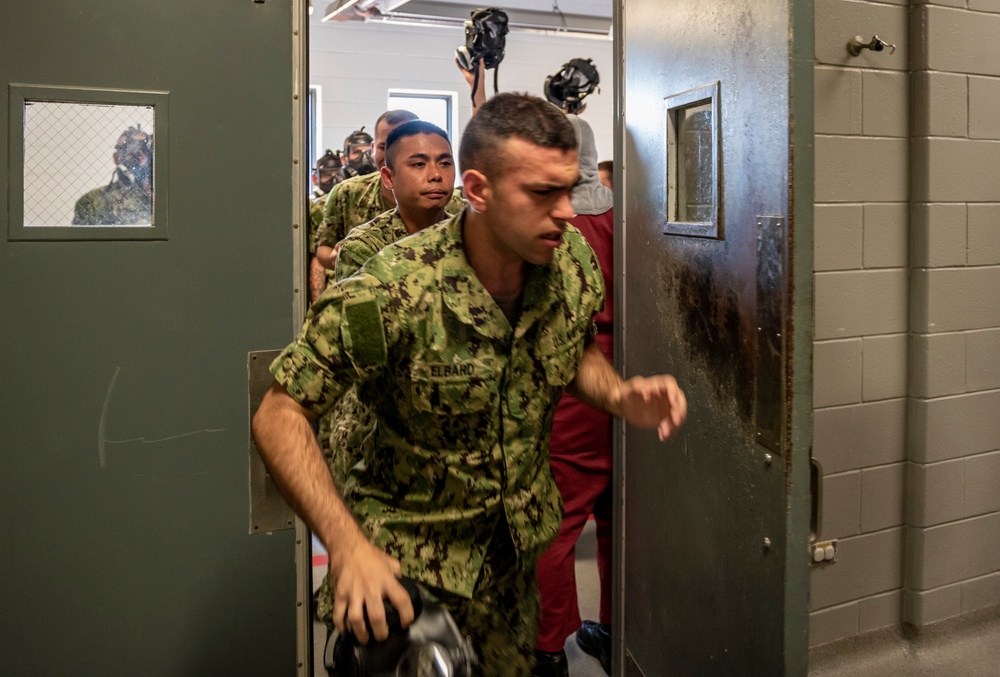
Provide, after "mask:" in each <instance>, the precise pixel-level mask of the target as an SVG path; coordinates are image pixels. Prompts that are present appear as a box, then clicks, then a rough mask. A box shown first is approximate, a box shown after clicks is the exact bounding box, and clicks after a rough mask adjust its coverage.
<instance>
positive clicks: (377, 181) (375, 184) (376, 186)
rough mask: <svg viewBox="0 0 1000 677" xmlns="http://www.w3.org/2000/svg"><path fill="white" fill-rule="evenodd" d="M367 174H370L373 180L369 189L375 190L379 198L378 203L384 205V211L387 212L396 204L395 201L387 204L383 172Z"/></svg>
mask: <svg viewBox="0 0 1000 677" xmlns="http://www.w3.org/2000/svg"><path fill="white" fill-rule="evenodd" d="M365 176H370V177H371V178H370V179H369V181H371V184H370V188H369V190H374V191H375V197H376V198H377V199H378V203H379V204H380V205H382V211H383V212H387V211H389V210H390V209H392V208H394V207H395V206H396V203H395V201H393V202H389V203H388V204H386V199H385V198H384V197H383V196H382V172H381V171H377V172H372V173H371V174H365Z"/></svg>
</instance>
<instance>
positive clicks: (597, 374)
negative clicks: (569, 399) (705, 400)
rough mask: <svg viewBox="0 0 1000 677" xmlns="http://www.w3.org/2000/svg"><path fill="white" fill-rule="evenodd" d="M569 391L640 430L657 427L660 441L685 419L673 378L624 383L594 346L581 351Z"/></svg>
mask: <svg viewBox="0 0 1000 677" xmlns="http://www.w3.org/2000/svg"><path fill="white" fill-rule="evenodd" d="M569 391H570V393H572V394H573V396H575V397H576V398H577V399H579V400H581V401H582V402H585V403H586V404H589V405H590V406H592V407H594V408H595V409H600V410H602V411H606V412H608V413H609V414H612V415H613V416H619V417H621V418H624V419H625V420H626V421H628V422H629V423H631V424H633V425H636V426H639V427H641V428H656V429H657V430H658V431H659V435H660V439H661V440H665V439H667V437H669V436H670V435H671V433H673V432H674V431H675V430H677V429H678V428H680V427H681V425H682V424H683V423H684V419H685V418H687V399H686V398H685V397H684V391H683V390H681V389H680V387H679V386H678V385H677V381H676V380H675V379H674V377H673V376H670V375H669V374H659V375H656V376H648V377H646V376H633V377H632V378H630V379H628V380H623V379H622V377H621V376H619V375H618V372H616V371H615V368H614V367H613V366H612V365H611V363H610V362H608V359H607V358H606V357H604V353H602V352H601V349H600V347H599V346H598V345H597V344H596V343H591V344H590V345H588V346H587V347H586V348H585V349H584V351H583V361H582V362H581V363H580V368H579V369H578V370H577V372H576V377H575V378H574V379H573V381H572V383H570V384H569Z"/></svg>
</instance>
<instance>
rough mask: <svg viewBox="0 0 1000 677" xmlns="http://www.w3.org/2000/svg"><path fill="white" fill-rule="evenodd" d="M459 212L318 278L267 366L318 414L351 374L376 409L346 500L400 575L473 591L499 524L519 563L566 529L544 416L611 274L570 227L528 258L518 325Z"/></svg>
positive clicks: (570, 374)
mask: <svg viewBox="0 0 1000 677" xmlns="http://www.w3.org/2000/svg"><path fill="white" fill-rule="evenodd" d="M463 223H464V216H463V215H457V216H454V217H451V218H449V219H448V220H447V221H443V222H442V223H439V224H437V225H435V226H431V227H430V228H427V229H425V230H423V231H421V232H419V233H416V234H414V235H412V236H410V237H408V238H405V239H404V240H402V241H401V242H398V243H396V244H393V245H390V246H388V247H386V248H385V249H383V250H382V251H381V252H379V253H378V254H377V255H376V256H374V257H373V258H371V259H369V260H368V262H367V263H365V265H364V266H363V267H362V269H361V270H360V271H359V272H358V274H357V275H355V276H354V277H350V278H348V279H346V280H344V281H343V282H341V283H339V284H337V285H336V286H335V287H333V288H330V289H327V291H326V292H325V293H324V294H323V296H322V297H320V299H319V300H318V301H317V302H316V303H315V304H314V305H313V306H312V308H310V310H309V313H308V315H307V317H306V322H305V325H304V326H303V329H302V331H301V333H300V334H299V336H298V337H297V338H296V339H295V341H294V342H293V343H292V344H291V345H289V346H288V347H287V348H286V349H285V351H284V352H283V353H282V354H281V355H280V356H279V357H278V358H277V359H276V360H275V361H274V363H273V364H272V365H271V371H272V373H273V374H274V376H275V378H276V379H277V381H278V382H279V383H281V384H282V385H283V386H284V387H285V389H286V390H287V391H288V393H289V394H290V395H291V396H292V397H293V398H295V400H297V401H298V402H299V403H301V404H302V405H303V406H305V407H307V408H308V409H311V410H313V411H316V412H318V413H322V412H324V411H326V410H327V409H329V408H330V407H331V406H332V405H333V403H334V402H335V401H336V399H337V398H338V397H340V395H341V394H342V393H343V392H344V391H345V390H346V389H347V388H348V387H349V386H350V385H351V384H352V383H354V384H356V387H357V389H358V393H359V398H360V400H361V401H362V402H363V403H364V404H366V405H368V406H369V407H371V408H372V409H373V411H374V412H375V415H376V417H377V424H376V426H375V430H374V431H373V433H372V434H371V435H369V436H368V437H367V438H365V441H364V444H363V446H362V450H361V453H362V458H363V462H362V463H358V464H357V465H355V466H354V467H353V468H352V469H351V472H350V475H349V478H348V481H347V484H346V487H345V492H344V496H345V500H346V502H347V504H348V505H349V506H350V507H351V509H352V510H353V512H354V514H355V515H356V516H357V518H358V520H359V522H360V523H361V524H362V528H363V529H364V530H365V531H366V533H367V534H368V536H369V538H370V539H371V540H372V542H373V543H374V544H375V545H376V546H378V547H380V548H381V549H383V550H384V551H385V552H387V553H389V554H390V555H392V556H393V557H396V558H397V559H399V560H400V563H401V564H402V570H403V575H405V576H411V577H413V578H416V579H418V580H421V581H423V582H425V583H427V584H428V585H431V586H433V587H436V588H441V589H444V590H447V591H449V592H452V593H455V594H457V595H461V596H463V597H466V598H468V597H471V596H472V593H473V591H474V589H475V586H476V581H477V578H478V576H479V572H480V570H481V569H482V567H483V562H484V560H485V558H486V554H487V550H488V547H489V545H490V541H491V537H492V536H493V532H494V530H495V529H496V528H497V527H498V525H504V526H505V527H506V528H505V529H504V532H506V533H507V534H509V538H510V541H509V542H510V543H512V545H513V547H514V549H515V552H516V556H517V558H518V559H519V560H520V561H521V562H522V564H524V565H526V566H528V567H534V564H535V562H536V561H537V558H538V556H539V555H540V554H541V552H542V551H543V550H544V549H545V547H547V546H548V544H549V543H550V542H551V541H552V539H553V538H554V537H555V535H556V533H557V532H558V531H559V527H560V522H561V519H562V505H561V499H560V498H559V492H558V490H557V489H556V486H555V483H554V482H553V480H552V473H551V471H550V469H549V457H548V437H549V431H550V428H551V425H552V415H553V412H554V410H555V405H556V402H557V401H558V400H559V397H560V395H561V393H562V391H563V389H564V387H565V386H566V385H567V384H568V383H569V382H570V381H571V380H572V379H573V378H574V376H575V375H576V372H577V369H578V368H579V366H580V362H581V359H582V354H583V349H584V345H585V344H586V343H587V342H589V341H590V340H592V339H593V336H594V334H595V332H596V330H595V327H594V323H593V317H594V314H595V313H596V312H597V311H598V310H599V309H600V308H601V306H602V304H603V300H604V282H603V279H602V277H601V271H600V268H599V266H598V263H597V259H596V257H595V256H594V253H593V251H592V250H591V248H590V246H589V245H588V244H587V242H586V240H584V239H583V237H582V236H581V235H580V233H579V231H577V230H576V229H574V228H572V227H567V231H566V233H565V236H564V238H563V243H562V246H561V247H559V249H557V250H556V251H555V252H554V256H553V259H552V261H551V262H550V263H549V264H548V265H547V266H529V268H528V273H527V278H526V281H525V287H524V293H523V296H522V304H521V314H520V317H519V319H518V322H517V326H516V327H514V328H511V326H510V324H509V323H508V321H507V318H506V317H505V316H504V314H503V312H502V311H501V310H500V308H499V307H498V306H497V304H496V302H495V301H494V300H493V298H492V297H491V296H490V295H489V293H488V292H487V291H486V289H485V288H484V287H483V286H482V283H481V282H479V280H478V278H477V277H476V275H475V273H474V272H473V271H472V269H471V268H470V266H469V263H468V261H467V260H466V258H465V253H464V250H463V247H462V227H463Z"/></svg>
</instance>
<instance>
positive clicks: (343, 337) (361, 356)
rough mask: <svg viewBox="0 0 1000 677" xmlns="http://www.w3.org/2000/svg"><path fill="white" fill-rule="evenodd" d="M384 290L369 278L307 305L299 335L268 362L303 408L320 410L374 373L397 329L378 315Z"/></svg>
mask: <svg viewBox="0 0 1000 677" xmlns="http://www.w3.org/2000/svg"><path fill="white" fill-rule="evenodd" d="M385 298H386V295H385V291H384V289H383V288H382V286H381V285H380V284H379V283H378V281H377V280H375V279H374V278H372V277H371V276H362V277H355V278H352V279H351V280H349V281H348V282H346V283H344V284H340V285H337V286H336V287H333V288H332V289H327V291H326V292H325V293H324V294H323V295H322V296H321V297H320V298H319V300H317V301H316V303H315V304H313V306H312V307H311V308H310V309H309V312H308V314H307V315H306V321H305V323H304V324H303V326H302V330H301V331H300V332H299V335H298V336H297V337H296V338H295V340H294V341H292V343H291V344H289V345H288V347H286V348H285V349H284V350H283V351H282V353H281V354H280V355H279V356H278V357H277V358H276V359H275V360H274V362H273V363H271V373H272V374H273V375H274V378H275V380H276V381H277V382H278V383H280V384H281V385H282V386H283V387H284V388H285V390H287V391H288V394H289V395H291V396H292V398H293V399H295V400H296V401H297V402H298V403H299V404H301V405H302V406H304V407H305V408H307V409H309V410H311V411H313V412H315V413H317V414H322V413H324V412H325V411H327V410H329V409H330V407H332V406H333V404H334V403H335V402H336V401H337V399H338V398H339V397H340V396H341V395H342V394H343V393H344V391H345V390H347V389H348V387H350V385H351V384H352V383H358V382H363V381H366V380H368V379H370V378H374V377H375V376H377V375H378V374H379V373H380V372H381V371H382V370H383V369H384V368H385V366H386V364H387V361H388V345H389V340H388V337H391V336H394V335H396V334H397V333H398V332H397V331H396V329H395V326H394V324H392V323H390V322H387V318H386V316H385V315H384V313H383V308H384V306H385V303H384V299H385Z"/></svg>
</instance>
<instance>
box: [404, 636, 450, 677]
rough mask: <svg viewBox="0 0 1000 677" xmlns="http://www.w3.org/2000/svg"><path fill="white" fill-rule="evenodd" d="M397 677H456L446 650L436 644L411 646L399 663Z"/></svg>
mask: <svg viewBox="0 0 1000 677" xmlns="http://www.w3.org/2000/svg"><path fill="white" fill-rule="evenodd" d="M396 675H397V677H458V673H457V672H456V671H455V666H454V664H453V663H452V661H451V657H450V656H449V655H448V652H447V650H446V649H445V648H444V647H443V646H441V645H440V644H437V643H436V642H428V643H426V644H414V645H411V646H410V647H409V648H408V649H407V650H406V653H405V654H403V657H402V659H401V660H400V661H399V668H398V669H397V670H396Z"/></svg>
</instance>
